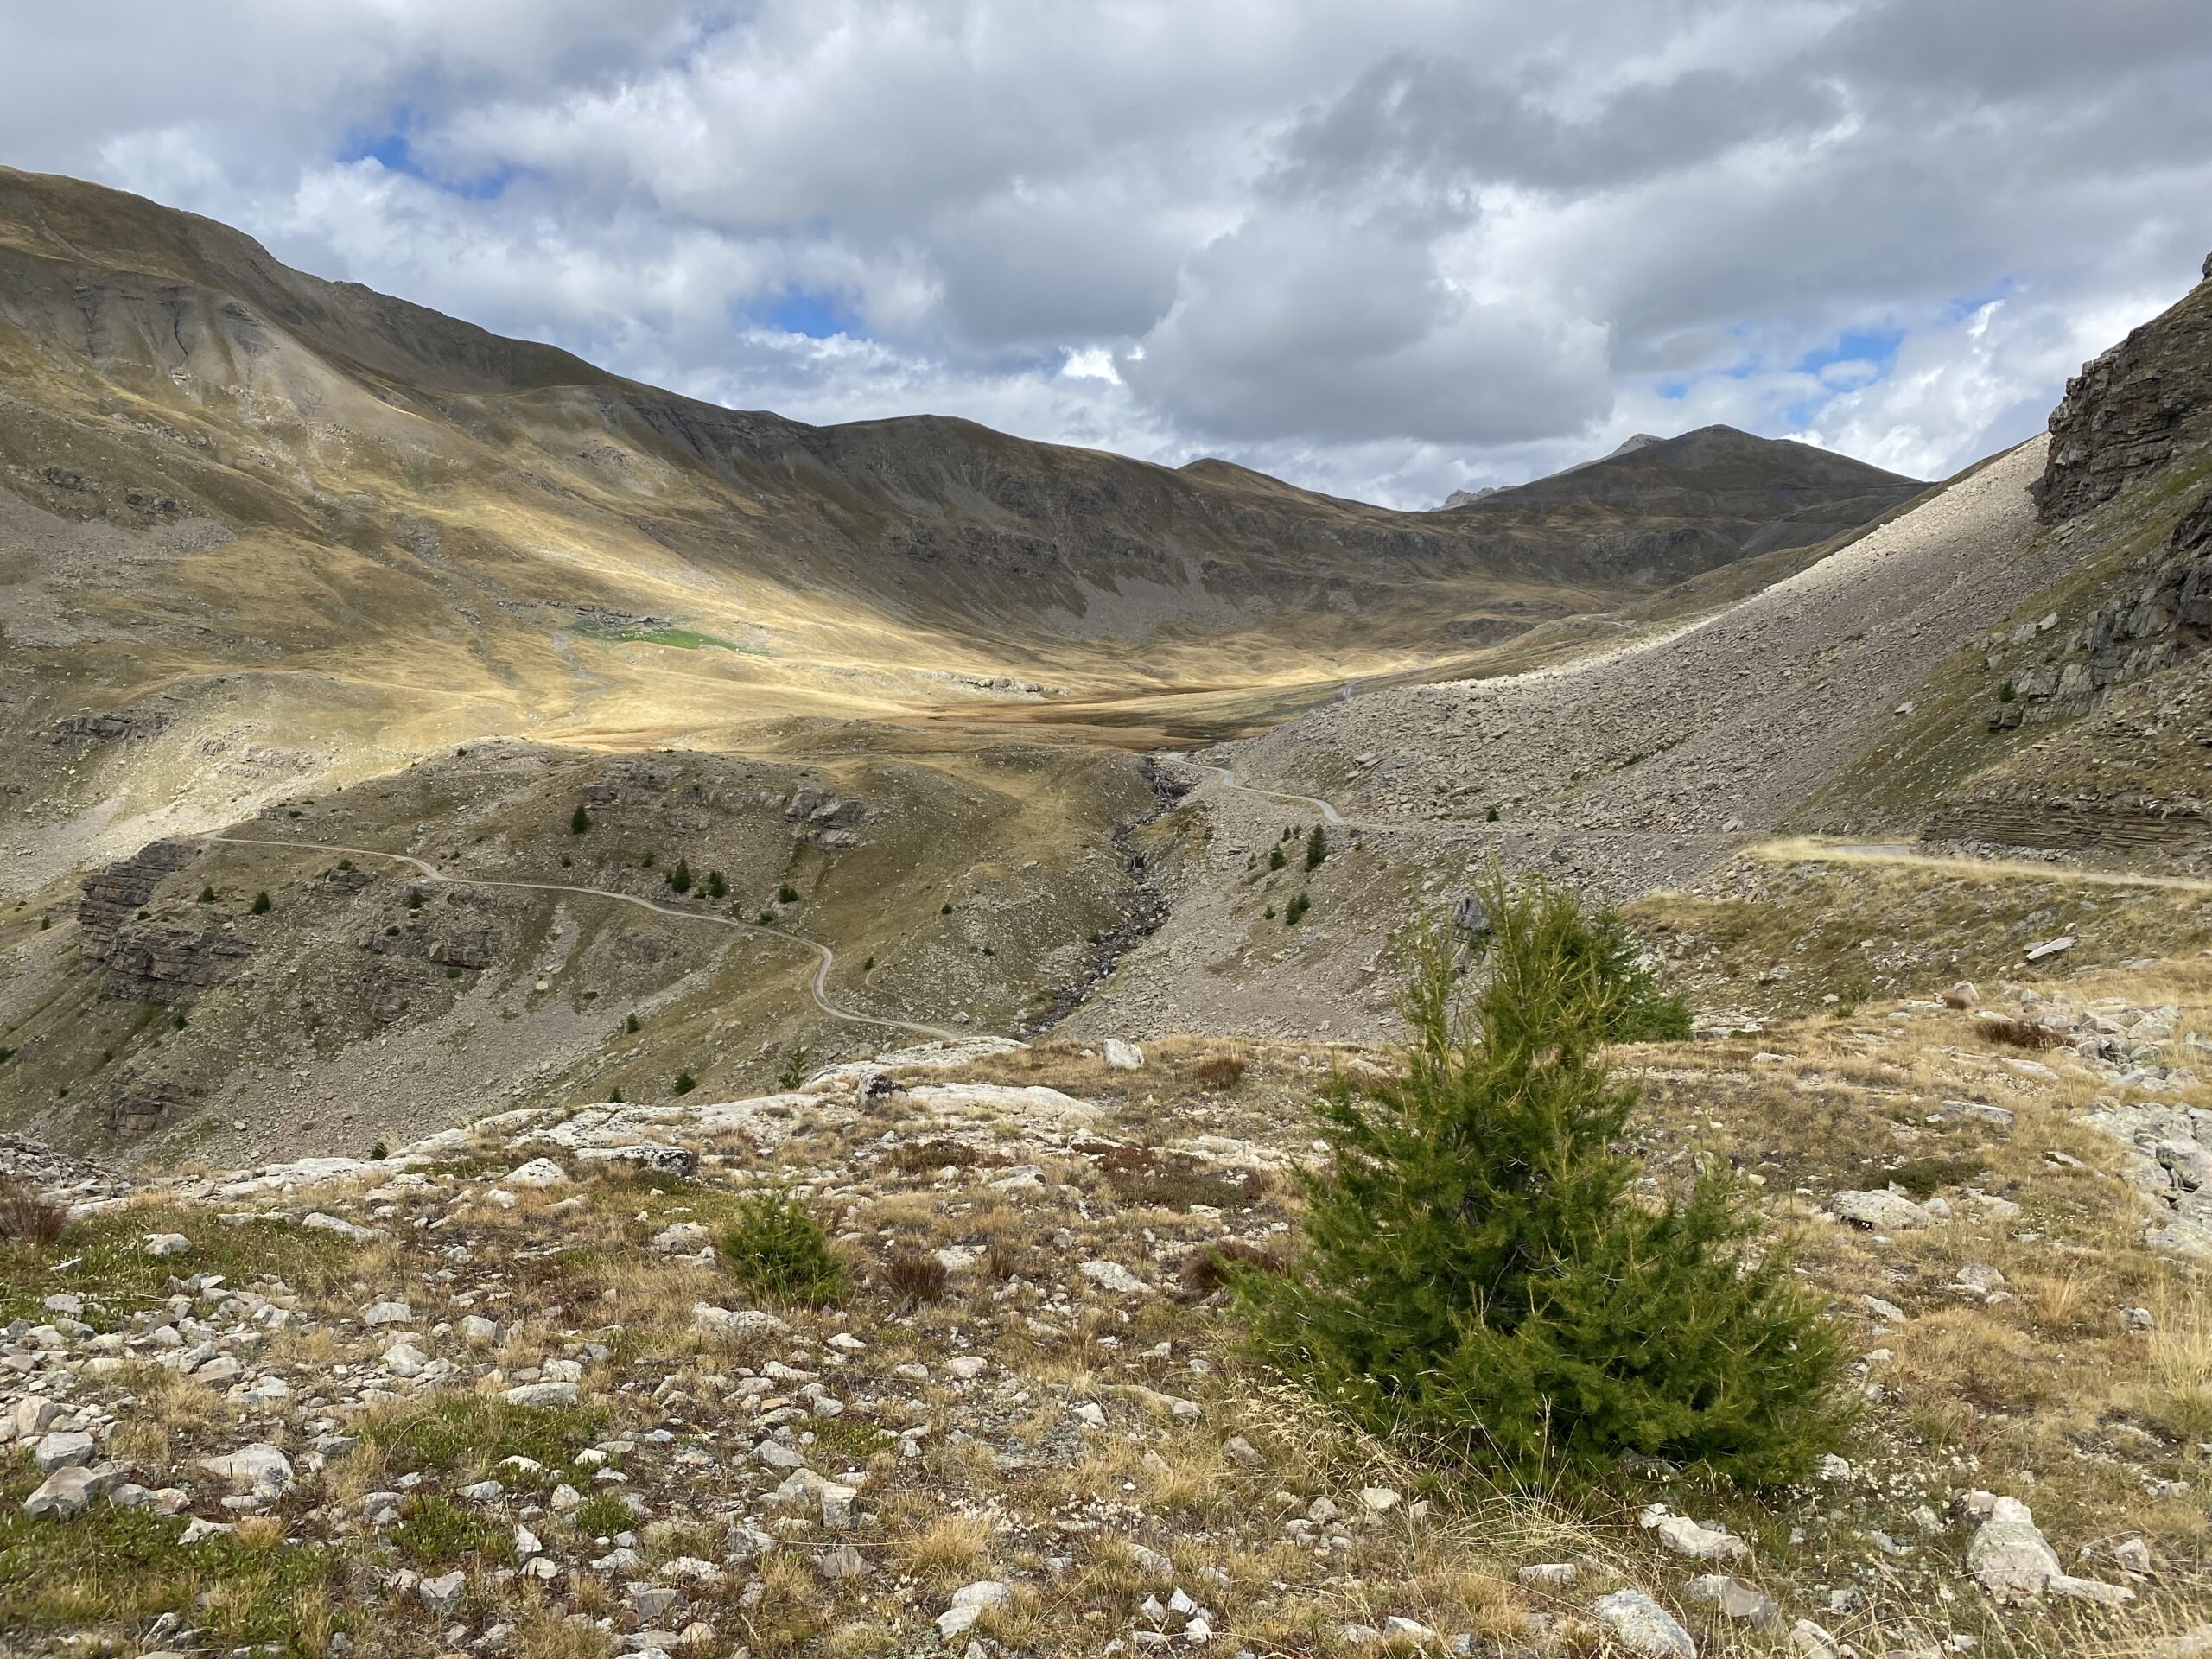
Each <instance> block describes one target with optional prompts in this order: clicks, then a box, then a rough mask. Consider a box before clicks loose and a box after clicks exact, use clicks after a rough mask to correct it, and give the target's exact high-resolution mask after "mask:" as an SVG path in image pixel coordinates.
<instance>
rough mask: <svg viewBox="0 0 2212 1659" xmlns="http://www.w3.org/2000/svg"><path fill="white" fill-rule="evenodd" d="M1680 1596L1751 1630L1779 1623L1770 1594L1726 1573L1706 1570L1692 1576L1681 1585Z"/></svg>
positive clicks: (1779, 1614)
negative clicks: (1698, 1575)
mask: <svg viewBox="0 0 2212 1659" xmlns="http://www.w3.org/2000/svg"><path fill="white" fill-rule="evenodd" d="M1682 1596H1683V1599H1685V1600H1688V1601H1693V1602H1695V1603H1696V1604H1697V1605H1700V1606H1701V1607H1710V1608H1712V1609H1713V1611H1715V1612H1717V1613H1719V1615H1720V1616H1721V1617H1722V1618H1732V1619H1735V1620H1737V1621H1738V1623H1740V1624H1748V1625H1750V1626H1751V1628H1752V1629H1753V1630H1772V1629H1774V1628H1775V1626H1777V1624H1781V1623H1782V1607H1781V1605H1780V1604H1779V1603H1778V1602H1777V1601H1776V1600H1775V1599H1774V1598H1773V1597H1772V1596H1770V1595H1769V1594H1767V1592H1765V1591H1764V1590H1762V1589H1760V1588H1759V1587H1758V1586H1757V1585H1755V1584H1746V1583H1745V1582H1744V1581H1743V1580H1741V1579H1739V1578H1736V1577H1734V1576H1733V1575H1732V1574H1730V1573H1707V1574H1706V1575H1705V1576H1704V1577H1702V1578H1696V1579H1692V1580H1690V1581H1689V1582H1688V1584H1686V1585H1684V1586H1682Z"/></svg>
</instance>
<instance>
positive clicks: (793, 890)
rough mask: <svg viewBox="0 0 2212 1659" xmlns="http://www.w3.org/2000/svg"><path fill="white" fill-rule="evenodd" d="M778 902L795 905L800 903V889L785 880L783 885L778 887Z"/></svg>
mask: <svg viewBox="0 0 2212 1659" xmlns="http://www.w3.org/2000/svg"><path fill="white" fill-rule="evenodd" d="M776 902H777V903H778V904H779V905H795V904H797V903H798V888H797V887H793V886H791V883H790V882H788V881H786V882H785V883H784V885H783V886H782V887H778V888H777V889H776Z"/></svg>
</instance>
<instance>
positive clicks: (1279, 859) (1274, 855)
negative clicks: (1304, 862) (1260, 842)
mask: <svg viewBox="0 0 2212 1659" xmlns="http://www.w3.org/2000/svg"><path fill="white" fill-rule="evenodd" d="M1289 862H1290V861H1289V860H1288V859H1287V858H1285V857H1284V856H1283V855H1282V849H1281V847H1271V848H1269V849H1268V868H1269V869H1271V870H1279V869H1281V868H1282V867H1283V866H1284V865H1286V864H1287V863H1289Z"/></svg>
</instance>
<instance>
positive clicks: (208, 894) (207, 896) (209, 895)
mask: <svg viewBox="0 0 2212 1659" xmlns="http://www.w3.org/2000/svg"><path fill="white" fill-rule="evenodd" d="M199 902H200V903H201V904H203V905H212V904H213V903H214V902H215V888H214V886H213V883H210V884H209V885H207V886H206V887H201V888H200V899H199Z"/></svg>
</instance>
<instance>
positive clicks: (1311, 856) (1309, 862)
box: [1306, 823, 1329, 870]
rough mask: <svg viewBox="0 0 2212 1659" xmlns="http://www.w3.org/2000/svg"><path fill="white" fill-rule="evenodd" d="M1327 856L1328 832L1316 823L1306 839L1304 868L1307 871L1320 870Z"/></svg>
mask: <svg viewBox="0 0 2212 1659" xmlns="http://www.w3.org/2000/svg"><path fill="white" fill-rule="evenodd" d="M1328 856H1329V836H1328V832H1327V831H1326V830H1325V829H1322V828H1321V826H1320V825H1319V824H1318V823H1317V824H1315V825H1314V826H1313V834H1312V835H1310V836H1306V868H1307V869H1309V870H1318V869H1319V868H1321V864H1322V861H1324V860H1325V859H1326V858H1327V857H1328Z"/></svg>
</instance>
